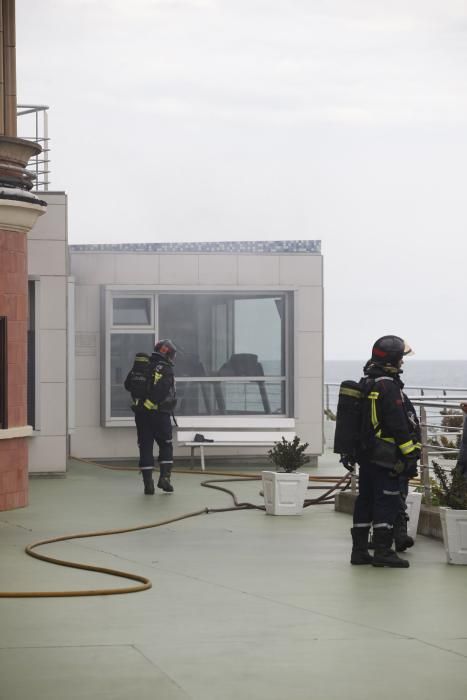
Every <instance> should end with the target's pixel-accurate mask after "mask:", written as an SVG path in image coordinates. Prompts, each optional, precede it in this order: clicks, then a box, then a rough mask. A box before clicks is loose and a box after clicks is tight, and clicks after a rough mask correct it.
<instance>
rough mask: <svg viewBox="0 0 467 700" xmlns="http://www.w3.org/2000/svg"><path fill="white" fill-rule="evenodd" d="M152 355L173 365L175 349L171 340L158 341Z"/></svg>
mask: <svg viewBox="0 0 467 700" xmlns="http://www.w3.org/2000/svg"><path fill="white" fill-rule="evenodd" d="M154 353H155V354H156V355H160V356H161V357H162V358H163V359H164V360H165V361H166V362H168V363H169V365H173V364H175V355H176V353H177V348H176V347H175V345H174V344H173V343H172V341H171V340H158V341H157V343H156V344H155V346H154Z"/></svg>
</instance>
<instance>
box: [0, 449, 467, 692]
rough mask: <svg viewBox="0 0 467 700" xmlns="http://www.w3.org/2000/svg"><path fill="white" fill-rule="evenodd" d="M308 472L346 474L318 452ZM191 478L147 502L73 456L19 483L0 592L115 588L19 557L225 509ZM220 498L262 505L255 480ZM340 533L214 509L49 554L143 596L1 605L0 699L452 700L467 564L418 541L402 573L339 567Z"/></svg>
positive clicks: (331, 526)
mask: <svg viewBox="0 0 467 700" xmlns="http://www.w3.org/2000/svg"><path fill="white" fill-rule="evenodd" d="M309 471H310V473H313V474H325V473H327V474H334V475H340V474H342V472H341V471H340V469H339V467H338V465H337V464H336V462H335V459H334V457H332V456H327V457H326V456H325V457H324V458H322V459H321V460H320V463H319V466H318V468H317V469H316V468H310V469H309ZM246 473H248V472H246ZM205 478H209V476H203V475H200V474H175V475H174V478H173V482H174V485H175V493H174V494H172V495H166V494H163V493H162V492H158V493H156V495H155V496H153V497H151V496H144V495H143V494H142V489H141V482H140V477H139V475H138V474H137V473H132V472H130V471H113V470H109V469H103V468H100V467H98V466H95V465H92V464H86V463H83V462H79V461H75V460H71V461H70V465H69V471H68V474H67V476H66V478H35V479H32V480H31V483H30V487H31V490H30V505H29V506H28V507H27V508H24V509H21V510H16V511H11V512H4V513H0V561H1V567H0V590H2V591H6V590H36V589H37V590H51V589H53V590H67V589H76V588H85V589H88V588H106V587H113V586H122V585H126V582H125V581H124V580H123V579H120V578H116V577H109V576H106V575H100V574H97V573H91V572H87V571H80V570H74V569H70V568H63V567H58V566H54V565H52V564H47V563H44V562H40V561H37V560H35V559H32V558H31V557H28V556H26V555H25V554H24V551H23V550H24V547H25V546H26V545H27V544H30V543H31V542H35V541H37V540H41V539H46V538H48V537H54V536H58V535H62V534H68V533H76V532H83V531H95V530H99V531H101V530H106V529H113V528H124V527H132V526H136V525H139V524H147V523H153V522H156V521H159V520H163V519H167V518H171V517H175V516H177V515H181V514H184V513H187V512H191V511H196V510H198V509H202V508H203V507H204V506H209V507H214V508H215V507H220V508H222V507H229V506H230V505H231V499H230V498H229V496H228V495H227V494H224V493H221V492H218V491H213V490H211V489H206V488H202V487H201V486H200V483H201V481H203V480H204V479H205ZM217 478H221V477H217ZM228 486H230V485H228ZM230 488H233V489H234V490H235V492H236V493H237V495H238V497H239V498H240V499H241V500H247V501H253V502H255V503H258V504H261V502H262V498H261V496H260V495H259V490H260V482H258V481H248V482H245V483H235V484H233V485H231V486H230ZM350 524H351V523H350V517H349V516H348V515H345V514H343V513H336V512H335V511H334V509H333V506H332V505H319V506H312V507H310V508H307V509H306V510H305V512H304V514H303V515H302V516H300V517H290V516H289V517H273V516H267V515H265V513H264V512H261V511H257V510H248V511H238V512H225V513H215V514H214V513H213V514H205V515H201V516H199V517H194V518H190V519H188V520H182V521H179V522H176V523H172V524H170V525H167V526H163V527H160V528H156V529H145V530H141V531H138V532H133V533H126V534H119V535H112V536H105V537H104V536H100V537H96V538H92V539H85V540H72V541H67V542H63V543H58V544H54V545H48V546H47V547H44V548H43V551H44V553H48V554H50V555H51V556H57V557H61V556H63V557H65V558H69V559H72V560H74V561H81V562H87V563H94V564H97V565H101V566H107V567H113V568H117V569H118V568H120V569H124V570H126V571H131V572H134V573H137V574H140V575H143V576H147V577H149V578H150V579H151V581H152V588H151V589H150V590H147V591H144V592H141V593H132V594H127V595H123V594H119V595H111V596H97V597H76V598H36V599H0V699H1V700H29V699H31V700H55V699H57V700H82V699H83V700H84V698H86V699H87V700H89V699H91V700H104V699H105V700H107V699H108V700H130V699H131V700H133V699H136V700H146V699H148V700H149V698H151V700H154V698H156V699H157V700H186V699H188V698H189V699H193V700H238V698H239V697H242V698H246V699H247V700H279V699H282V698H287V700H304V699H307V698H310V699H311V698H313V700H338V699H339V700H341V699H342V698H344V697H346V698H347V699H348V700H367V699H368V700H369V699H370V698H378V700H394V698H395V697H398V696H399V697H402V698H411V700H417V699H418V698H425V699H431V698H437V697H442V698H443V700H460V699H461V698H464V697H466V694H467V595H466V591H467V568H466V567H461V566H449V565H447V564H446V563H445V554H444V549H443V546H442V543H441V542H439V541H437V540H432V539H428V538H425V537H422V536H418V537H417V542H416V545H415V547H414V548H413V549H412V550H411V551H410V552H408V553H407V558H408V559H410V563H411V566H410V568H409V569H407V570H389V569H379V568H373V567H371V566H362V567H352V566H350V564H349V551H350V536H349V528H350Z"/></svg>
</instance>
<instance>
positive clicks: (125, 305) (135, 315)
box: [113, 297, 151, 326]
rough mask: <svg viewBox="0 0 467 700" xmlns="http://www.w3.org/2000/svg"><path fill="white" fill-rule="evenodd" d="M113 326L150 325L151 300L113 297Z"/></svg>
mask: <svg viewBox="0 0 467 700" xmlns="http://www.w3.org/2000/svg"><path fill="white" fill-rule="evenodd" d="M113 325H114V326H149V325H151V300H150V299H144V298H139V297H128V298H125V299H124V298H120V297H115V298H114V299H113Z"/></svg>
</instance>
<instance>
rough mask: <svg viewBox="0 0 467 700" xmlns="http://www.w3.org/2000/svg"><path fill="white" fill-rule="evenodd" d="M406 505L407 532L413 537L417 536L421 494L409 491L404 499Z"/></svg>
mask: <svg viewBox="0 0 467 700" xmlns="http://www.w3.org/2000/svg"><path fill="white" fill-rule="evenodd" d="M405 503H406V505H407V515H408V516H409V522H408V524H407V534H408V535H410V537H413V539H415V538H416V537H417V528H418V519H419V517H420V506H421V504H422V494H421V493H416V492H415V491H411V492H410V493H409V494H408V495H407V498H406V501H405Z"/></svg>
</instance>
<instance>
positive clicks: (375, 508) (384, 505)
mask: <svg viewBox="0 0 467 700" xmlns="http://www.w3.org/2000/svg"><path fill="white" fill-rule="evenodd" d="M400 508H401V493H400V486H399V479H398V477H397V476H396V477H393V476H390V473H389V470H388V469H383V468H382V467H378V466H376V465H375V464H371V462H365V463H360V469H359V475H358V496H357V499H356V501H355V507H354V514H353V524H354V527H370V526H371V525H373V528H392V527H393V525H394V521H395V519H396V516H397V514H398V512H399V510H400Z"/></svg>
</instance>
